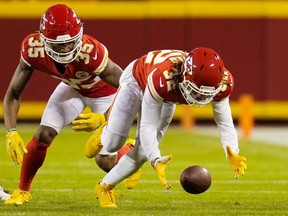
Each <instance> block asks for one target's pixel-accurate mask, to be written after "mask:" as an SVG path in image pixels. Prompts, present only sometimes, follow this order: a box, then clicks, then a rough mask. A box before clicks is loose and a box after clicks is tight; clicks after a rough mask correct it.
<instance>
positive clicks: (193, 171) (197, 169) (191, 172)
mask: <svg viewBox="0 0 288 216" xmlns="http://www.w3.org/2000/svg"><path fill="white" fill-rule="evenodd" d="M211 182H212V179H211V175H210V173H209V172H208V170H207V169H205V168H204V167H202V166H199V165H195V166H190V167H187V168H186V169H185V170H183V171H182V173H181V175H180V183H181V185H182V187H183V189H184V190H185V191H186V192H187V193H190V194H200V193H203V192H205V191H206V190H208V188H209V187H210V185H211Z"/></svg>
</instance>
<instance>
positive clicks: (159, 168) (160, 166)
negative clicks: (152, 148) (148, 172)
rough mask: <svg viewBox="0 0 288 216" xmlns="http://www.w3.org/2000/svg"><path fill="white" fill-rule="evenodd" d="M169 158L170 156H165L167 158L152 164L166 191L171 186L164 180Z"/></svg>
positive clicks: (161, 158)
mask: <svg viewBox="0 0 288 216" xmlns="http://www.w3.org/2000/svg"><path fill="white" fill-rule="evenodd" d="M171 158H172V155H167V156H163V157H160V158H157V159H156V160H155V162H154V169H155V170H156V172H157V175H158V177H159V179H160V181H161V183H162V184H163V186H164V187H165V188H166V189H170V188H171V185H170V184H169V182H168V181H167V179H166V167H167V165H168V164H169V161H170V160H171Z"/></svg>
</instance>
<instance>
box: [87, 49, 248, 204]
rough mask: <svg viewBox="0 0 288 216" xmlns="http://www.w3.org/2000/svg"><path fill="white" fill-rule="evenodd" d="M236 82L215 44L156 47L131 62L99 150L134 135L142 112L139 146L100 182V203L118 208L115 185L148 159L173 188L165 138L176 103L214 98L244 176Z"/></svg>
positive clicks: (232, 159)
mask: <svg viewBox="0 0 288 216" xmlns="http://www.w3.org/2000/svg"><path fill="white" fill-rule="evenodd" d="M233 86H234V81H233V77H232V74H231V73H230V72H229V71H228V70H227V69H226V68H225V67H224V63H223V61H222V59H221V57H220V56H219V55H218V54H217V53H216V52H215V51H214V50H212V49H210V48H205V47H199V48H196V49H194V50H192V51H191V52H190V53H186V52H183V51H180V50H157V51H151V52H149V53H147V54H146V55H144V56H142V57H140V58H139V59H137V60H135V61H133V62H132V63H130V64H129V65H128V66H127V68H126V69H125V70H124V72H123V74H122V76H121V78H120V87H119V90H118V93H117V96H116V98H115V101H114V102H113V105H112V107H111V108H110V111H109V116H108V123H107V126H105V127H104V128H103V131H102V136H101V141H102V144H103V147H102V145H100V146H99V150H100V149H101V148H104V149H106V150H107V151H117V149H119V148H120V147H121V146H122V145H123V143H124V142H125V139H126V138H127V137H128V133H129V129H130V127H131V125H132V123H133V121H134V118H135V115H136V113H138V125H137V126H138V127H137V137H136V143H135V147H134V149H133V150H132V151H130V152H129V153H127V154H126V155H125V156H123V157H122V158H121V159H120V161H119V162H118V164H117V165H116V166H115V167H114V168H112V169H111V170H110V172H109V173H107V174H106V175H105V177H104V178H103V179H102V180H101V181H100V182H99V183H97V185H96V187H95V193H96V195H97V197H98V200H99V202H100V206H101V207H117V205H116V201H115V196H114V193H113V188H114V187H115V186H116V185H117V184H118V183H119V182H121V181H122V180H124V179H125V178H126V177H127V176H129V175H131V174H132V173H133V172H135V171H136V170H138V169H139V168H140V167H141V166H142V165H143V164H144V163H145V162H146V161H149V162H150V164H151V165H152V167H153V168H154V169H155V171H156V173H157V174H158V177H159V179H160V181H161V183H162V184H163V185H164V187H165V188H166V189H169V188H170V187H171V186H170V184H169V182H168V181H167V180H166V172H165V170H166V166H167V163H168V162H169V161H170V159H171V155H167V156H162V155H161V153H160V149H159V143H160V142H161V140H162V138H163V136H164V134H165V132H166V130H167V128H168V126H169V124H170V122H171V120H172V117H173V113H174V110H175V107H176V104H189V105H192V106H195V107H201V106H204V105H206V104H208V103H210V102H211V103H212V108H213V111H214V119H215V122H216V123H217V126H218V130H219V134H220V138H221V143H222V146H223V149H224V151H225V153H226V157H227V160H228V162H229V163H230V165H231V167H232V168H233V170H234V172H235V178H239V177H240V176H241V175H244V172H245V170H246V168H247V165H246V158H245V157H243V156H240V155H238V153H239V148H238V138H237V134H236V130H235V127H234V124H233V119H232V116H231V109H230V105H229V95H230V94H231V92H232V89H233ZM96 133H97V132H96ZM92 136H93V135H92Z"/></svg>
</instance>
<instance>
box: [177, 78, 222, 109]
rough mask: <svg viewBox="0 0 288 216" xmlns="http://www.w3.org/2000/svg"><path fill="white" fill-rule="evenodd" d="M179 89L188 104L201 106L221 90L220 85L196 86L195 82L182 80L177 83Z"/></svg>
mask: <svg viewBox="0 0 288 216" xmlns="http://www.w3.org/2000/svg"><path fill="white" fill-rule="evenodd" d="M184 77H185V76H184ZM184 79H185V78H184ZM179 89H180V91H181V93H182V95H183V97H184V98H185V100H186V102H187V103H188V104H189V105H192V106H194V107H202V106H204V105H206V104H208V103H210V102H211V101H212V100H213V98H214V97H215V96H216V95H217V94H218V93H219V91H220V90H221V85H220V86H219V87H218V88H217V89H215V87H211V86H201V87H200V88H198V87H197V85H195V83H193V82H190V81H189V80H184V81H183V82H181V83H179Z"/></svg>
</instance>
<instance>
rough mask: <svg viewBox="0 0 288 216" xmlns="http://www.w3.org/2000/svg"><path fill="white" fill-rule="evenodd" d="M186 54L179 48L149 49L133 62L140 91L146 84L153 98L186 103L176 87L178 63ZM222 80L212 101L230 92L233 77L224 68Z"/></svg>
mask: <svg viewBox="0 0 288 216" xmlns="http://www.w3.org/2000/svg"><path fill="white" fill-rule="evenodd" d="M187 55H188V53H186V52H183V51H180V50H156V51H151V52H149V53H148V54H146V55H144V56H142V57H140V58H139V59H138V60H137V61H136V62H135V64H134V68H133V76H134V78H135V79H136V81H137V82H138V84H139V86H140V87H141V89H142V91H144V90H145V87H146V86H147V85H148V89H149V91H150V93H151V95H152V96H153V97H154V98H155V99H157V100H163V101H164V102H172V103H175V104H187V102H186V100H185V99H184V97H183V96H182V94H181V92H180V90H179V88H178V79H179V76H180V74H179V71H180V70H179V65H182V62H183V61H184V60H185V58H186V56H187ZM177 67H178V70H177ZM223 81H224V82H223V83H224V84H223V87H222V89H221V91H220V92H219V93H218V94H217V95H216V96H215V98H214V101H219V100H221V99H222V98H225V97H228V96H229V95H230V94H231V92H232V89H233V86H234V81H233V77H232V74H231V73H230V72H229V71H228V70H226V69H225V73H224V78H223Z"/></svg>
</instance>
